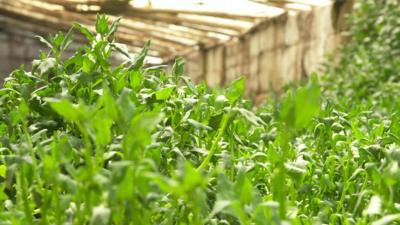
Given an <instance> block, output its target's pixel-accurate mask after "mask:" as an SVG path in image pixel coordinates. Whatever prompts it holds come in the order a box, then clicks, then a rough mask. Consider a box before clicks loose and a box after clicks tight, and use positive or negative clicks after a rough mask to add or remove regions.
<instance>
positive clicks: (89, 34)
mask: <svg viewBox="0 0 400 225" xmlns="http://www.w3.org/2000/svg"><path fill="white" fill-rule="evenodd" d="M74 27H76V28H78V29H79V31H80V32H81V33H82V34H83V35H85V37H86V38H87V39H88V40H89V41H95V40H96V38H95V36H94V35H93V33H92V32H90V31H89V29H88V28H87V27H85V26H83V25H82V24H79V23H74Z"/></svg>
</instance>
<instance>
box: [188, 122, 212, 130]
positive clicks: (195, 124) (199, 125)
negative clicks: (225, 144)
mask: <svg viewBox="0 0 400 225" xmlns="http://www.w3.org/2000/svg"><path fill="white" fill-rule="evenodd" d="M188 123H189V124H190V125H192V126H193V127H195V128H196V129H199V130H212V128H211V127H209V126H207V125H205V124H202V123H200V122H198V121H196V120H192V119H188Z"/></svg>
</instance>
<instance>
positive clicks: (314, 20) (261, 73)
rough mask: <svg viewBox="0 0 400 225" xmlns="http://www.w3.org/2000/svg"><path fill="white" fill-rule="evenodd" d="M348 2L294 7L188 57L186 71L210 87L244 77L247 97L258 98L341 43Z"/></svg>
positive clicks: (316, 65) (314, 67) (315, 66)
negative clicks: (236, 36) (223, 42)
mask: <svg viewBox="0 0 400 225" xmlns="http://www.w3.org/2000/svg"><path fill="white" fill-rule="evenodd" d="M310 2H312V1H310ZM314 2H315V1H314ZM352 5H353V3H352V1H346V2H344V3H339V2H338V1H322V0H321V1H319V2H318V3H316V4H309V5H306V4H302V5H298V7H295V5H293V9H288V12H287V13H286V14H284V15H282V16H279V17H276V18H272V19H270V20H268V21H265V22H263V23H262V24H259V25H258V26H256V27H255V28H254V29H252V30H251V31H250V32H248V33H247V34H245V35H244V36H242V37H240V38H236V39H234V40H232V41H230V42H227V43H225V44H224V45H219V46H215V47H214V48H209V49H202V50H201V51H199V52H194V53H192V54H189V55H187V56H186V61H187V65H186V69H187V74H189V75H190V76H192V78H193V80H195V81H199V80H203V79H204V80H206V82H207V84H208V85H210V86H219V85H224V84H225V83H229V82H230V81H232V80H234V79H236V78H237V77H238V76H242V75H243V76H245V77H246V85H247V88H246V91H247V94H248V95H249V96H263V95H265V94H266V93H268V91H270V90H271V88H273V89H274V90H280V89H281V88H282V86H283V85H284V84H286V83H288V82H290V81H298V80H300V79H302V78H304V77H307V76H308V75H309V74H311V73H312V72H314V71H316V72H317V71H319V70H320V69H321V64H322V63H323V61H324V60H325V59H326V56H327V55H329V54H333V53H334V50H335V49H337V48H338V47H339V46H340V45H342V43H343V40H344V37H343V36H342V34H341V33H342V31H343V29H344V27H345V22H344V21H345V15H346V14H347V13H348V12H349V11H350V10H351V8H352Z"/></svg>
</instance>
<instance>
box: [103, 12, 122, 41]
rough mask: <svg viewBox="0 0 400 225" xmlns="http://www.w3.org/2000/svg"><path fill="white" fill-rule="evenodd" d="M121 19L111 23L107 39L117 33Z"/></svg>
mask: <svg viewBox="0 0 400 225" xmlns="http://www.w3.org/2000/svg"><path fill="white" fill-rule="evenodd" d="M121 19H122V17H118V18H117V19H115V20H114V21H113V22H112V24H111V26H110V30H109V31H108V34H107V36H106V37H107V38H108V37H111V36H113V35H114V34H115V32H117V29H118V26H119V23H120V21H121Z"/></svg>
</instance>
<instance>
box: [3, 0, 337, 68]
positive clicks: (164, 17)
mask: <svg viewBox="0 0 400 225" xmlns="http://www.w3.org/2000/svg"><path fill="white" fill-rule="evenodd" d="M321 2H329V1H328V0H292V1H265V0H264V1H263V0H184V1H182V0H134V1H129V0H12V1H10V0H0V24H1V25H0V26H2V27H5V28H11V29H13V28H19V29H22V30H26V31H30V32H34V33H37V34H41V35H48V34H49V33H54V32H55V31H59V30H61V31H66V30H68V29H69V28H70V27H71V24H72V23H73V22H79V23H82V24H84V25H86V26H88V28H89V29H90V30H94V29H95V28H94V22H95V19H96V14H98V13H105V14H108V15H110V17H111V19H116V18H117V17H118V16H122V18H123V19H122V20H121V25H120V28H119V32H118V36H117V38H118V40H119V41H120V42H122V43H125V44H127V46H129V48H130V49H131V50H132V51H133V52H137V50H138V49H140V48H141V47H142V46H143V45H144V43H145V42H146V41H147V40H149V39H151V40H152V49H151V51H150V52H149V54H150V55H151V56H152V57H154V58H157V59H159V60H160V61H167V60H170V59H171V58H173V57H175V56H176V55H182V54H185V53H187V52H190V51H193V50H195V49H199V48H210V47H213V46H216V45H219V44H221V43H223V42H226V41H229V40H231V39H233V38H239V37H240V36H241V35H244V34H246V33H248V32H251V30H252V29H254V28H256V27H257V26H258V25H259V24H260V23H263V22H265V21H268V20H269V19H271V18H277V17H280V16H284V15H285V12H286V11H288V10H304V9H309V8H310V7H311V6H317V5H319V4H321Z"/></svg>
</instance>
